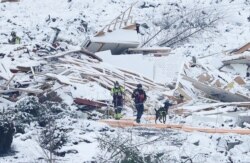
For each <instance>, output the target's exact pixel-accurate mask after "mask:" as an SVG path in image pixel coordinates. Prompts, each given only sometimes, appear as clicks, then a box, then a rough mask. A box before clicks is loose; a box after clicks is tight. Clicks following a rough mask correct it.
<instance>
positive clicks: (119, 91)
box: [111, 81, 124, 119]
mask: <svg viewBox="0 0 250 163" xmlns="http://www.w3.org/2000/svg"><path fill="white" fill-rule="evenodd" d="M111 95H112V96H113V104H114V108H115V115H114V118H115V119H121V118H122V114H121V111H122V108H123V96H124V88H123V87H122V86H121V85H120V84H119V82H118V81H116V82H115V83H114V87H113V88H112V89H111Z"/></svg>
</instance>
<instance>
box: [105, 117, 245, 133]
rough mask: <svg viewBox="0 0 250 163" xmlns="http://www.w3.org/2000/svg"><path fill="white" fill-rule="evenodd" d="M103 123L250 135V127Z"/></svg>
mask: <svg viewBox="0 0 250 163" xmlns="http://www.w3.org/2000/svg"><path fill="white" fill-rule="evenodd" d="M100 122H102V123H106V124H108V125H110V126H112V127H121V128H126V127H146V128H157V129H178V130H182V131H185V132H205V133H211V134H215V133H220V134H240V135H250V129H225V128H201V127H192V126H186V125H181V124H152V123H151V124H138V123H136V122H134V121H132V120H123V119H121V120H108V119H104V120H100Z"/></svg>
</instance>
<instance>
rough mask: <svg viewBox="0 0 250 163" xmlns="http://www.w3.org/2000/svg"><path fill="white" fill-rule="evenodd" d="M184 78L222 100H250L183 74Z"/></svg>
mask: <svg viewBox="0 0 250 163" xmlns="http://www.w3.org/2000/svg"><path fill="white" fill-rule="evenodd" d="M183 79H184V80H187V81H189V82H191V83H192V85H193V86H194V87H195V88H196V89H198V90H201V91H202V92H205V93H206V94H207V95H209V96H212V97H214V98H216V99H219V100H220V101H222V102H247V101H250V98H248V97H246V96H243V95H239V94H234V93H231V92H229V91H226V90H224V89H220V88H216V87H212V86H208V85H206V84H203V83H201V82H199V81H197V80H195V79H192V78H190V77H188V76H185V75H183Z"/></svg>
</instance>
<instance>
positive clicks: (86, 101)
mask: <svg viewBox="0 0 250 163" xmlns="http://www.w3.org/2000/svg"><path fill="white" fill-rule="evenodd" d="M74 102H75V103H76V104H78V105H86V106H91V107H95V108H101V107H103V106H108V105H107V104H106V103H103V102H99V101H94V100H89V99H82V98H75V99H74Z"/></svg>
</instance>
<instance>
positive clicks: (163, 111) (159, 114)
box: [155, 100, 172, 124]
mask: <svg viewBox="0 0 250 163" xmlns="http://www.w3.org/2000/svg"><path fill="white" fill-rule="evenodd" d="M170 106H172V104H171V103H170V102H169V101H168V100H166V101H165V102H164V107H160V108H159V109H158V110H156V109H155V112H156V114H155V123H156V121H157V120H158V119H159V121H160V122H161V123H162V121H161V120H163V123H164V124H165V123H166V119H167V115H168V108H169V107H170Z"/></svg>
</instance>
